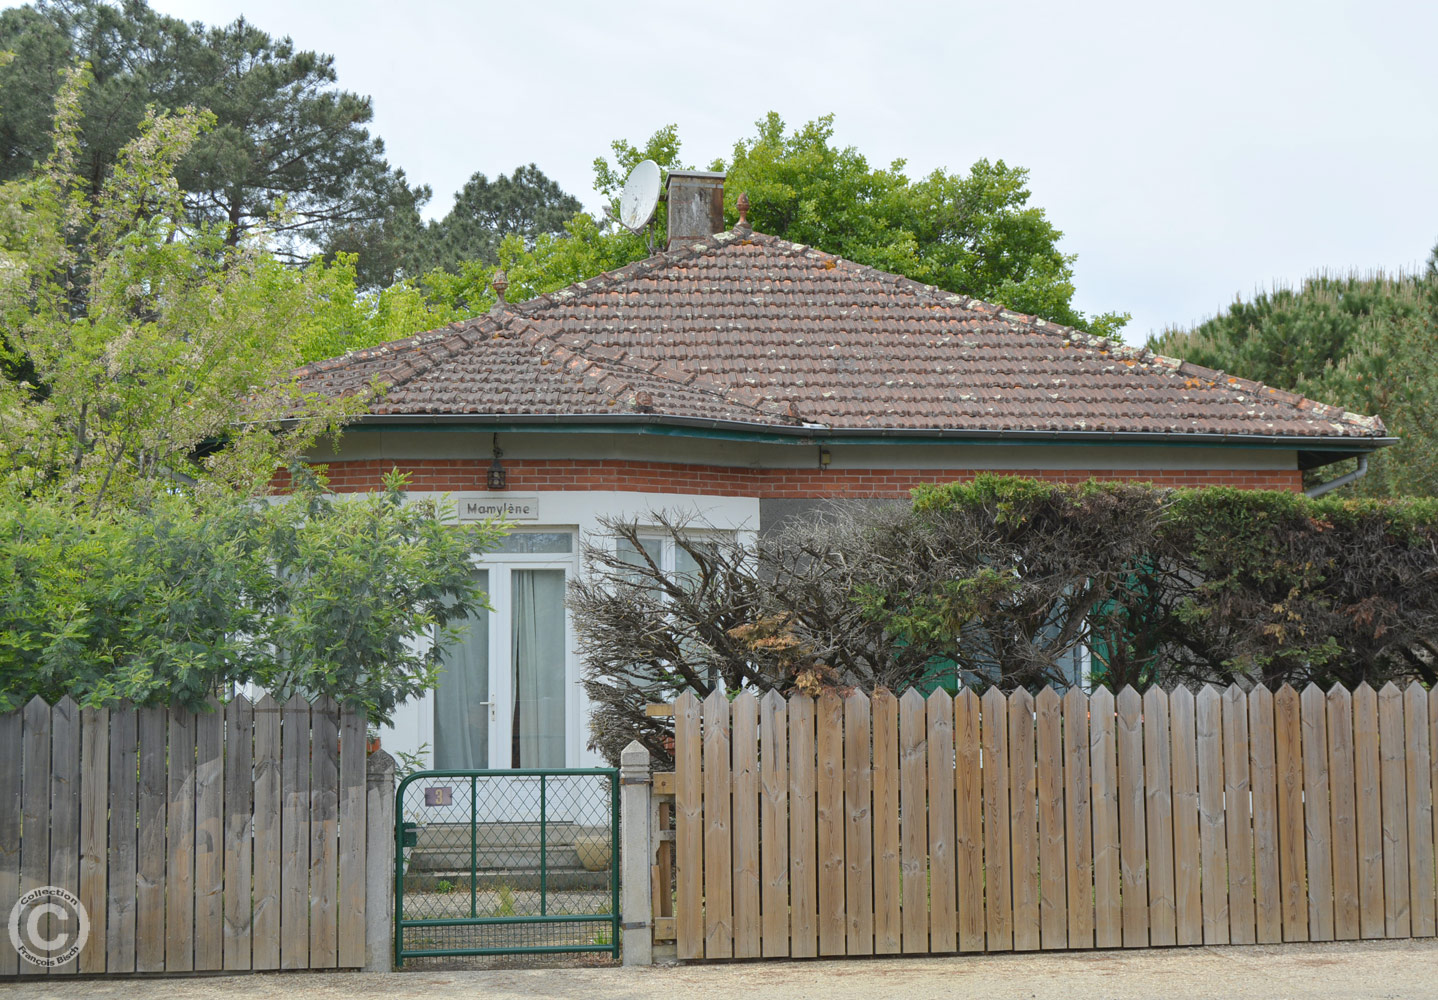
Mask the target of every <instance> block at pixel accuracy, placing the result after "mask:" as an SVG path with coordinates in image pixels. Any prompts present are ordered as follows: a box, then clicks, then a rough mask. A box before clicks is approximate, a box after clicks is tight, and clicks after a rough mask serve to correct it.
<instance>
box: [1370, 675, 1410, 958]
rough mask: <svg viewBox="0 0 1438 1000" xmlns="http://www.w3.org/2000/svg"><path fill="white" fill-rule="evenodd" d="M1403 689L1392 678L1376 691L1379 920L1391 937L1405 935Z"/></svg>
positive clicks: (1407, 915)
mask: <svg viewBox="0 0 1438 1000" xmlns="http://www.w3.org/2000/svg"><path fill="white" fill-rule="evenodd" d="M1403 749H1404V748H1403V692H1402V691H1399V690H1398V686H1397V685H1396V684H1394V683H1393V682H1392V681H1389V682H1388V683H1387V684H1385V685H1383V689H1382V690H1381V691H1379V692H1378V752H1379V759H1380V762H1381V765H1382V782H1383V805H1382V811H1383V903H1384V910H1383V923H1384V927H1385V928H1386V931H1387V934H1388V936H1389V937H1391V938H1404V937H1408V935H1409V933H1410V932H1411V931H1412V924H1413V922H1412V913H1411V911H1410V910H1409V893H1408V880H1409V871H1408V776H1407V774H1406V773H1405V769H1404V767H1403Z"/></svg>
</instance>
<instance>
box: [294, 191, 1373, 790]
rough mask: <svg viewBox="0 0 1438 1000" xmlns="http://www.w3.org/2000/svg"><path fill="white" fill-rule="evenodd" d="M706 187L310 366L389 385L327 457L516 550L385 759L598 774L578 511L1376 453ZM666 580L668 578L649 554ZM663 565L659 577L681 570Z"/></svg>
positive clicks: (1154, 476) (879, 493) (407, 713)
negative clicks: (632, 240)
mask: <svg viewBox="0 0 1438 1000" xmlns="http://www.w3.org/2000/svg"><path fill="white" fill-rule="evenodd" d="M722 184H723V177H722V175H717V174H707V173H699V172H678V171H676V172H674V173H671V174H670V175H669V179H668V196H669V203H670V216H669V226H670V230H671V233H670V240H669V245H668V247H667V249H666V251H665V252H663V253H660V254H657V255H655V256H653V257H650V258H648V259H646V260H642V261H639V262H637V263H634V264H631V265H629V266H627V267H624V268H621V269H619V270H617V271H614V272H612V273H607V274H600V275H596V276H594V277H593V278H591V279H589V280H587V281H583V282H580V283H579V284H576V285H573V286H571V287H569V288H566V289H563V290H561V291H558V292H553V293H550V294H548V295H542V296H540V297H538V298H536V299H533V300H530V301H528V302H524V303H519V304H510V303H505V302H504V301H503V291H504V285H503V282H502V280H497V281H496V289H497V291H499V292H500V302H499V303H498V304H497V305H496V307H495V309H494V310H493V311H492V312H491V313H490V314H488V315H485V316H481V317H478V318H476V319H472V320H468V321H465V322H462V323H457V324H454V325H452V326H450V327H447V328H445V329H441V330H434V331H431V332H428V333H422V334H419V335H417V336H414V337H410V338H408V339H405V340H400V341H395V342H393V343H389V344H384V345H381V346H379V347H375V348H372V349H369V350H364V351H358V352H355V353H353V354H350V355H346V356H345V357H342V358H336V359H333V360H329V361H323V362H319V363H316V364H313V365H310V366H308V367H307V368H305V369H303V370H302V372H301V377H302V380H303V382H304V384H305V385H306V387H308V388H310V389H314V390H318V391H322V392H327V393H346V392H354V391H357V390H359V389H361V388H362V387H364V386H367V385H368V384H369V383H370V382H371V380H375V379H377V380H379V381H381V382H383V383H385V384H386V385H387V386H388V387H389V388H388V392H387V394H386V395H385V396H384V397H383V398H382V399H380V400H379V401H377V402H376V403H374V404H373V405H372V406H371V407H370V408H369V412H368V413H367V414H366V415H365V416H364V417H362V418H361V419H360V420H359V421H358V422H357V423H356V424H354V425H353V426H352V427H351V428H350V429H349V430H348V431H347V433H346V434H345V436H344V438H343V441H342V447H341V451H340V452H339V454H338V456H337V457H335V458H328V457H324V456H317V459H318V460H321V461H325V462H327V464H328V466H329V475H330V481H331V484H332V485H333V487H334V488H335V489H336V490H341V491H362V490H371V489H375V488H377V487H379V485H380V481H381V477H382V476H383V475H384V473H385V472H387V471H388V470H390V469H391V468H393V467H398V468H399V469H401V470H403V471H405V472H408V473H410V475H411V476H412V480H411V488H412V489H413V490H414V491H416V492H420V493H425V492H431V491H434V492H448V493H453V494H455V495H456V498H457V500H458V501H459V516H460V517H461V518H481V517H485V516H488V515H490V514H493V513H502V514H504V515H505V516H506V517H507V518H508V519H509V520H510V521H511V522H512V523H513V525H514V529H515V530H514V532H513V533H512V534H511V535H510V536H509V537H508V538H507V539H506V540H505V543H504V545H503V547H502V548H501V549H500V551H498V552H494V553H490V554H488V555H487V556H486V557H485V558H484V559H483V560H482V562H481V563H480V564H479V566H478V567H477V572H478V573H479V575H480V578H481V582H482V584H483V585H484V587H485V589H486V590H487V591H488V593H489V594H490V598H491V602H492V604H493V608H494V611H493V613H492V614H487V615H485V616H484V618H483V619H482V620H480V621H477V622H475V623H474V628H473V629H472V631H471V633H470V636H469V638H468V640H467V641H466V642H465V644H464V646H463V648H462V649H459V650H457V651H455V652H454V653H453V655H452V656H451V658H450V662H449V666H448V668H447V669H446V671H445V672H444V675H443V678H442V680H441V682H440V686H439V688H438V690H437V691H436V692H433V693H432V694H431V695H430V696H429V697H426V698H424V699H421V700H419V701H417V702H414V703H412V704H410V705H407V706H405V707H404V708H403V709H402V710H401V711H400V712H399V713H398V715H397V718H396V723H395V728H394V732H393V733H391V734H389V735H388V738H387V740H386V745H387V746H389V747H391V748H392V749H396V750H400V751H411V752H412V751H414V750H416V749H418V748H419V747H420V746H421V745H423V744H428V745H429V746H430V747H432V748H433V750H434V753H433V757H432V761H433V763H434V765H435V766H440V767H511V766H516V767H562V766H587V765H591V764H595V763H598V761H597V760H596V759H595V758H594V756H593V755H592V754H590V753H589V752H588V751H586V750H585V748H584V744H585V726H584V719H585V717H586V705H585V702H584V696H583V692H582V689H581V686H580V684H579V678H580V665H579V663H578V662H577V659H576V654H575V653H574V643H573V638H572V631H571V629H570V626H569V623H568V621H567V618H566V612H565V609H564V592H565V582H566V580H567V579H568V578H569V577H570V576H571V575H573V574H576V573H578V572H580V571H581V566H580V562H579V540H580V538H581V537H583V536H586V535H593V534H594V533H596V532H597V531H598V519H599V518H600V517H602V516H604V515H619V516H624V517H631V518H639V519H643V518H644V517H645V515H646V514H647V513H648V512H649V511H652V510H655V509H659V508H663V509H669V510H684V511H690V512H693V513H695V514H697V515H698V516H699V517H701V518H702V519H703V521H704V522H706V523H707V524H709V525H712V526H713V527H714V529H715V530H719V531H734V532H755V531H764V530H766V529H768V528H770V527H771V526H773V525H775V524H776V523H778V522H779V521H781V520H783V519H784V518H786V517H788V516H791V515H794V514H797V513H802V512H803V511H804V510H805V509H806V508H809V507H812V506H813V505H814V504H816V503H819V502H821V501H822V500H824V499H826V498H831V497H876V498H902V497H906V496H907V495H908V491H909V490H910V489H911V488H912V487H914V486H917V485H919V484H921V483H928V482H935V481H944V480H953V479H957V478H963V477H966V476H970V475H973V474H974V473H975V472H977V471H979V470H995V471H1003V472H1009V473H1016V474H1022V475H1028V476H1036V477H1040V478H1044V479H1055V480H1064V481H1077V480H1086V479H1088V478H1090V477H1097V478H1100V479H1137V480H1150V481H1152V482H1154V483H1157V484H1159V485H1166V486H1209V485H1219V484H1222V485H1230V486H1239V487H1253V488H1260V487H1261V488H1268V489H1280V490H1299V489H1301V488H1302V476H1303V472H1304V470H1306V469H1313V468H1317V467H1321V466H1324V465H1327V464H1330V463H1333V462H1337V461H1339V460H1340V459H1344V458H1352V457H1355V456H1356V457H1359V458H1360V459H1361V458H1363V457H1365V456H1367V455H1368V454H1369V453H1370V452H1372V451H1373V450H1374V449H1377V448H1380V447H1382V446H1384V445H1385V444H1388V443H1391V439H1389V438H1386V437H1385V436H1384V428H1383V424H1382V423H1381V422H1380V421H1379V420H1378V419H1377V418H1375V417H1364V416H1358V415H1356V414H1352V413H1347V412H1344V411H1343V410H1341V409H1339V408H1336V407H1333V406H1327V405H1324V404H1322V403H1317V402H1314V401H1312V400H1308V399H1304V398H1302V397H1300V396H1296V395H1294V394H1292V393H1288V392H1284V391H1281V390H1279V389H1274V388H1270V387H1268V386H1264V385H1260V384H1257V383H1254V382H1250V381H1245V380H1243V379H1239V378H1233V377H1230V376H1227V375H1224V374H1223V373H1221V372H1216V371H1212V370H1209V369H1205V368H1199V367H1196V366H1193V365H1190V364H1186V363H1184V362H1181V361H1178V360H1174V359H1172V358H1165V357H1160V356H1156V355H1154V354H1151V353H1149V352H1147V351H1144V350H1141V349H1135V348H1129V347H1123V346H1119V345H1116V344H1114V343H1113V342H1111V341H1108V340H1104V339H1100V338H1095V337H1091V336H1089V335H1086V334H1084V333H1080V332H1077V331H1075V330H1072V329H1068V328H1065V327H1060V326H1056V325H1054V324H1051V323H1047V322H1045V321H1044V320H1041V319H1035V318H1034V317H1031V316H1024V315H1019V314H1017V313H1014V312H1011V311H1009V310H1007V309H1004V308H1002V307H1000V306H994V305H990V304H987V303H983V302H979V301H975V300H973V299H970V298H967V297H966V296H963V295H955V294H952V293H949V292H946V291H942V290H939V289H936V288H933V287H929V286H926V285H922V284H919V283H917V282H915V281H911V280H909V279H907V278H902V277H898V276H896V275H893V274H886V273H884V272H882V271H878V270H875V269H874V268H871V267H865V266H862V265H859V264H855V263H852V262H850V261H847V260H842V259H840V258H838V257H835V256H833V255H831V254H828V253H825V252H823V251H822V250H820V249H816V248H812V247H806V246H799V245H796V244H793V243H788V242H785V241H784V240H780V239H776V238H774V237H772V236H766V235H763V234H761V233H756V232H754V231H752V230H751V229H750V227H749V226H748V224H747V222H746V221H745V220H744V218H743V215H742V201H741V217H740V221H739V224H738V225H737V226H735V227H734V228H733V229H732V230H730V231H728V232H718V230H720V229H722V228H723V215H722ZM654 546H655V548H654V550H653V554H654V555H656V556H657V557H658V558H659V559H660V560H661V561H663V562H664V563H665V564H666V565H674V564H675V563H676V561H677V560H680V559H681V558H682V554H676V553H675V552H673V551H669V550H667V549H666V548H665V547H664V543H663V542H662V540H661V539H660V538H659V536H657V535H656V536H655V538H654ZM678 568H680V569H682V568H683V567H682V566H679V567H678Z"/></svg>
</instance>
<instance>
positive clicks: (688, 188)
mask: <svg viewBox="0 0 1438 1000" xmlns="http://www.w3.org/2000/svg"><path fill="white" fill-rule="evenodd" d="M665 192H666V194H665V200H666V201H668V202H669V244H668V246H667V247H666V249H669V250H677V249H679V248H680V247H684V246H688V245H689V244H690V243H698V242H701V241H703V240H707V239H709V237H711V236H713V235H714V234H715V233H722V232H723V231H724V174H723V173H713V172H711V171H708V170H671V171H669V180H668V181H667V182H666V184H665Z"/></svg>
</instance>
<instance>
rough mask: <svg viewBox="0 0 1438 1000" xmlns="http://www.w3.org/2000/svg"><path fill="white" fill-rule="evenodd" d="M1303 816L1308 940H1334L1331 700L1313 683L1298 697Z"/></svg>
mask: <svg viewBox="0 0 1438 1000" xmlns="http://www.w3.org/2000/svg"><path fill="white" fill-rule="evenodd" d="M1299 702H1300V708H1299V711H1300V716H1301V719H1302V733H1303V815H1304V825H1303V828H1304V834H1305V840H1304V845H1305V852H1304V853H1305V855H1306V858H1307V865H1308V940H1310V941H1332V940H1333V841H1332V839H1331V838H1330V836H1329V825H1328V822H1329V821H1328V815H1329V801H1328V799H1329V790H1328V700H1327V699H1326V698H1324V697H1323V691H1322V689H1320V688H1319V686H1318V685H1317V684H1313V683H1310V684H1309V685H1308V686H1307V687H1305V688H1304V689H1303V694H1302V695H1300V697H1299Z"/></svg>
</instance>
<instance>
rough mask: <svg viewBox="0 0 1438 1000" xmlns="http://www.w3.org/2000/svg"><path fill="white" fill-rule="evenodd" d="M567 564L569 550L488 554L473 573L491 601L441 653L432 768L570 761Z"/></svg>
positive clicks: (573, 731)
mask: <svg viewBox="0 0 1438 1000" xmlns="http://www.w3.org/2000/svg"><path fill="white" fill-rule="evenodd" d="M511 537H514V536H511ZM519 537H520V538H523V537H524V536H519ZM571 572H573V561H572V558H567V559H555V558H554V557H553V555H552V554H547V553H536V552H500V553H493V554H490V555H489V556H487V557H486V558H485V562H484V566H483V568H481V569H479V570H478V571H477V575H478V580H479V584H480V587H481V588H483V589H484V590H485V591H486V593H488V594H489V603H490V606H491V608H492V609H493V610H492V611H481V612H479V614H478V615H477V616H476V617H475V618H473V619H472V620H471V621H470V625H469V634H468V636H466V638H465V639H464V640H463V641H462V642H460V643H458V644H456V645H455V646H454V647H452V648H451V649H450V650H449V651H448V652H447V653H446V655H445V662H444V669H443V670H442V672H441V674H440V679H439V687H438V688H437V689H436V691H435V692H434V696H433V697H434V766H435V767H436V768H440V769H446V770H447V769H461V768H463V769H469V768H555V767H568V766H572V763H573V761H574V759H576V758H577V756H578V743H577V737H578V725H577V711H578V707H579V706H578V689H577V685H576V683H575V680H576V677H575V670H574V664H573V662H572V657H571V654H570V650H572V649H573V648H574V643H573V641H572V636H571V634H570V628H569V621H568V616H567V614H566V613H565V609H564V597H565V588H566V585H567V583H568V580H569V574H570V573H571Z"/></svg>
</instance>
